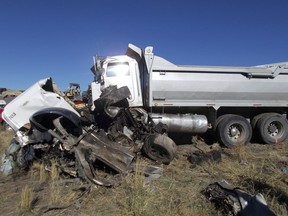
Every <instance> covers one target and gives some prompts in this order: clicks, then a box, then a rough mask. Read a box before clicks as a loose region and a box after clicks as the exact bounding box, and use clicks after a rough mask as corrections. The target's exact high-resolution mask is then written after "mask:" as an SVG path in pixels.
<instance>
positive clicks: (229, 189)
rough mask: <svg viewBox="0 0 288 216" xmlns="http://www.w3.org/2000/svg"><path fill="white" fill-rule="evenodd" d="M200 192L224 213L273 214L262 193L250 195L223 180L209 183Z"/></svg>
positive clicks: (272, 215) (271, 215) (268, 215)
mask: <svg viewBox="0 0 288 216" xmlns="http://www.w3.org/2000/svg"><path fill="white" fill-rule="evenodd" d="M202 192H203V193H204V195H205V196H206V197H207V199H208V200H209V201H211V202H213V203H214V204H215V207H216V208H217V209H219V210H221V211H222V212H223V214H224V215H242V216H249V215H265V216H275V214H274V213H273V212H272V210H270V209H269V207H268V206H267V203H266V201H265V199H264V197H263V195H262V194H260V193H258V194H256V195H251V194H249V193H247V192H244V191H242V190H240V189H239V188H234V187H233V186H231V185H230V184H229V183H228V182H227V181H225V180H221V181H219V182H215V183H213V184H210V185H209V186H208V187H207V188H205V189H204V190H203V191H202Z"/></svg>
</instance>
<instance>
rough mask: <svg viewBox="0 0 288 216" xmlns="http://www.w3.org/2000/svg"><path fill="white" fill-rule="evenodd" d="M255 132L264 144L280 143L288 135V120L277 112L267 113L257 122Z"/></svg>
mask: <svg viewBox="0 0 288 216" xmlns="http://www.w3.org/2000/svg"><path fill="white" fill-rule="evenodd" d="M256 129H257V132H258V134H259V137H260V138H261V141H263V142H264V143H266V144H274V143H280V142H283V141H285V140H286V139H287V137H288V121H287V119H285V118H284V117H283V116H282V115H280V114H277V113H267V115H263V116H262V117H261V118H260V119H259V120H258V122H257V125H256Z"/></svg>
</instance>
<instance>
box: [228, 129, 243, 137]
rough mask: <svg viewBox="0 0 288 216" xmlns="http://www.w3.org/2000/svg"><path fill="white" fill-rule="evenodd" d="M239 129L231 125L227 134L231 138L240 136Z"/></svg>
mask: <svg viewBox="0 0 288 216" xmlns="http://www.w3.org/2000/svg"><path fill="white" fill-rule="evenodd" d="M240 133H241V132H240V130H239V128H238V127H237V126H231V127H230V130H229V136H230V138H231V139H235V140H236V139H238V138H239V136H240Z"/></svg>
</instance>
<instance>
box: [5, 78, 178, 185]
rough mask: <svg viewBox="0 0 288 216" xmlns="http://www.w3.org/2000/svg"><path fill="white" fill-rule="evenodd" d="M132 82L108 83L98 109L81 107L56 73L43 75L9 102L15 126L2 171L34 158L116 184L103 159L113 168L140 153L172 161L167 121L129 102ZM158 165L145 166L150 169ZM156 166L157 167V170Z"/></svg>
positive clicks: (129, 163)
mask: <svg viewBox="0 0 288 216" xmlns="http://www.w3.org/2000/svg"><path fill="white" fill-rule="evenodd" d="M129 96H130V91H129V89H128V88H127V87H121V88H117V87H116V86H109V87H107V88H105V89H103V91H102V94H101V95H100V97H99V98H98V99H97V100H95V101H94V103H93V105H94V106H95V109H94V110H93V111H92V112H91V111H89V110H90V109H89V108H87V109H86V108H82V109H80V110H76V108H75V107H73V103H70V102H69V100H68V99H67V98H64V96H63V94H61V92H60V91H59V90H58V88H57V86H56V85H55V84H54V83H53V81H52V79H51V78H46V79H43V80H40V81H38V82H37V83H35V84H34V85H33V86H31V87H30V88H28V89H27V90H26V91H25V92H24V93H22V94H21V95H19V96H18V97H17V98H16V99H14V100H13V101H12V102H11V103H10V104H8V105H7V106H6V108H5V110H4V112H3V114H2V116H3V119H4V120H5V121H6V123H7V124H9V125H10V126H11V127H12V128H13V129H14V131H15V132H16V135H15V137H14V138H13V139H12V141H11V144H10V145H9V147H8V149H7V150H6V152H5V155H4V157H3V161H2V162H3V164H2V167H1V169H2V171H3V172H4V174H6V175H9V174H11V173H13V172H16V171H17V170H19V169H27V168H29V166H30V164H31V163H32V162H33V161H35V160H40V161H41V162H43V163H45V164H46V165H49V164H50V165H51V160H56V161H57V164H58V165H59V168H60V171H61V172H62V173H65V174H67V175H69V176H72V177H80V178H82V179H85V180H87V181H88V182H91V183H94V184H98V185H105V186H111V185H114V183H115V182H113V179H112V180H111V179H109V180H108V179H103V178H101V177H99V176H97V174H96V167H98V166H100V165H104V166H105V167H109V168H110V169H111V170H113V171H114V173H120V174H125V173H128V172H130V171H133V169H134V168H135V159H136V157H138V156H139V155H140V156H141V155H145V156H148V157H149V158H150V159H152V160H155V161H158V162H161V163H164V164H168V163H169V162H170V161H171V160H173V158H174V156H175V154H176V144H175V143H174V141H173V140H171V139H170V138H169V137H168V136H166V135H165V125H163V124H161V123H158V124H155V123H154V122H153V121H152V119H151V118H150V117H149V116H148V115H147V113H146V112H145V111H144V110H142V109H140V108H130V107H129V105H128V104H129V103H128V102H127V98H128V97H129ZM155 169H157V168H156V167H153V166H151V167H150V168H148V169H146V171H144V173H145V172H146V174H147V175H149V173H151V172H152V173H153V172H154V171H155ZM153 170H154V171H153Z"/></svg>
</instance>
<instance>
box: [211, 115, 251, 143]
mask: <svg viewBox="0 0 288 216" xmlns="http://www.w3.org/2000/svg"><path fill="white" fill-rule="evenodd" d="M216 132H217V136H218V139H219V140H220V142H221V143H222V144H223V145H224V146H226V147H233V146H235V145H237V144H243V143H245V144H246V143H248V142H250V139H251V137H252V127H251V125H250V123H249V122H248V121H247V120H246V119H245V118H244V117H242V116H238V115H227V117H225V118H224V119H222V120H221V121H220V122H219V124H218V126H217V129H216Z"/></svg>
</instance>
